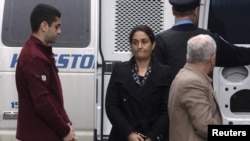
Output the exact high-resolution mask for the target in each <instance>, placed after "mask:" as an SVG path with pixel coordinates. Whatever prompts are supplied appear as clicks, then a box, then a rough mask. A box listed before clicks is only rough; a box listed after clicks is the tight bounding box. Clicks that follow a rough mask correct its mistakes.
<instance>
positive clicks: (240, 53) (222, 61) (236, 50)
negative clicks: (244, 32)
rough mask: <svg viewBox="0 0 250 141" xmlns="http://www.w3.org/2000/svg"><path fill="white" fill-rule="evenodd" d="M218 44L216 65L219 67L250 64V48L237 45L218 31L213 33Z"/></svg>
mask: <svg viewBox="0 0 250 141" xmlns="http://www.w3.org/2000/svg"><path fill="white" fill-rule="evenodd" d="M212 36H213V38H214V39H215V41H216V44H217V52H216V66H218V67H236V66H244V65H249V64H250V48H247V47H242V46H236V45H233V44H231V43H229V42H227V41H226V40H225V39H223V38H222V37H221V36H220V35H218V34H217V33H212Z"/></svg>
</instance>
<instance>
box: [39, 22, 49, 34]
mask: <svg viewBox="0 0 250 141" xmlns="http://www.w3.org/2000/svg"><path fill="white" fill-rule="evenodd" d="M48 27H49V24H48V23H47V22H46V21H42V22H41V24H40V29H41V30H42V31H43V32H44V31H47V29H48Z"/></svg>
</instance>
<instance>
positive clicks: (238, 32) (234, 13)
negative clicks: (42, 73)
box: [208, 0, 250, 44]
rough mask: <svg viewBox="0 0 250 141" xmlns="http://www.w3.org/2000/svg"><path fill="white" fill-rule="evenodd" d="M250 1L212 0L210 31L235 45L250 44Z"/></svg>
mask: <svg viewBox="0 0 250 141" xmlns="http://www.w3.org/2000/svg"><path fill="white" fill-rule="evenodd" d="M249 7H250V1H249V0H210V8H209V19H208V21H209V22H208V29H212V30H214V31H215V32H217V33H219V34H220V35H221V36H222V37H224V38H225V39H226V40H228V41H229V42H231V43H234V44H250V40H249V37H250V26H249V25H250V18H249V13H250V8H249Z"/></svg>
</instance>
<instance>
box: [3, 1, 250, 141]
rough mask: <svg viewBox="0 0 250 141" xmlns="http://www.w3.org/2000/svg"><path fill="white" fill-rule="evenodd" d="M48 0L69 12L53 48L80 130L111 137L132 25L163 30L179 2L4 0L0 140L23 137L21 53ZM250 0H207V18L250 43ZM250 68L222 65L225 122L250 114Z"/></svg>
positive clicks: (85, 136)
mask: <svg viewBox="0 0 250 141" xmlns="http://www.w3.org/2000/svg"><path fill="white" fill-rule="evenodd" d="M40 2H42V3H48V4H51V5H53V6H55V7H57V8H58V9H59V10H60V11H61V13H62V26H61V28H62V34H61V35H60V36H59V38H58V40H57V42H56V43H55V44H53V51H54V53H55V54H56V66H57V67H58V69H59V76H60V78H61V83H62V87H63V94H64V100H65V108H66V110H67V112H68V114H69V116H70V118H71V120H72V122H73V126H74V128H75V130H76V134H77V137H78V138H79V141H104V140H107V139H108V134H109V131H110V128H111V125H110V123H109V121H108V119H107V117H106V114H105V109H104V102H105V101H104V100H105V93H106V87H107V83H108V81H109V78H110V74H111V70H112V66H113V64H114V63H115V62H117V61H125V60H128V59H129V58H130V57H131V53H130V47H129V44H128V36H129V32H130V31H131V29H132V27H134V26H135V25H138V24H148V25H149V26H151V27H152V28H153V30H154V31H155V33H159V32H160V31H162V30H164V29H167V28H170V27H171V26H172V25H173V24H174V17H173V16H172V11H171V6H170V5H169V2H168V0H35V1H34V0H1V1H0V13H2V14H0V20H1V21H0V31H1V33H2V34H1V35H0V36H1V40H0V141H16V138H15V133H16V121H17V114H18V112H17V108H18V98H17V92H16V85H15V67H16V61H17V59H18V56H19V52H20V49H21V47H22V45H23V43H24V41H25V40H26V39H27V38H28V36H29V35H30V33H31V29H30V24H29V16H30V13H31V10H32V8H33V7H34V6H35V5H36V4H38V3H40ZM249 6H250V1H248V0H240V1H236V0H210V1H209V0H202V1H201V13H200V14H201V16H200V22H199V26H200V27H203V28H212V29H214V30H218V32H219V33H220V34H222V35H223V37H225V38H228V40H230V41H231V42H233V43H235V44H244V45H248V44H249V42H250V40H249V39H248V37H250V36H249V34H250V32H249V28H250V27H249V26H248V25H250V20H249V18H248V13H250V11H249V10H248V8H247V7H249ZM230 7H231V9H237V10H232V11H230V10H231V9H230ZM228 20H229V21H228ZM234 26H236V27H234ZM239 27H240V28H239ZM234 29H237V30H234ZM249 70H250V68H249V67H248V66H242V67H237V68H216V69H215V73H214V80H215V82H216V83H215V86H214V87H215V89H216V91H217V93H218V99H219V102H220V107H221V109H222V112H223V120H224V123H225V124H235V123H242V124H245V123H249V122H250V106H249V105H250V104H248V101H247V100H249V99H250V94H248V93H249V87H250V86H248V84H249V83H250V82H249V81H250V78H249V75H248V74H249ZM241 100H242V101H243V102H241ZM249 101H250V100H249ZM38 128H39V127H38Z"/></svg>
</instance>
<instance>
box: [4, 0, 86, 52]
mask: <svg viewBox="0 0 250 141" xmlns="http://www.w3.org/2000/svg"><path fill="white" fill-rule="evenodd" d="M40 2H41V3H48V4H51V5H53V6H55V7H56V8H58V9H59V10H60V12H61V13H62V17H61V20H62V25H61V30H62V33H61V35H60V36H59V37H58V39H57V42H56V43H55V44H53V47H87V46H88V44H89V42H90V0H35V1H34V0H5V7H4V16H3V28H2V40H3V43H4V44H5V45H6V46H14V47H15V46H22V45H23V42H24V41H25V40H26V39H27V38H28V37H29V36H30V34H31V28H30V21H29V17H30V13H31V11H32V9H33V7H34V6H35V5H36V4H38V3H40Z"/></svg>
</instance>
